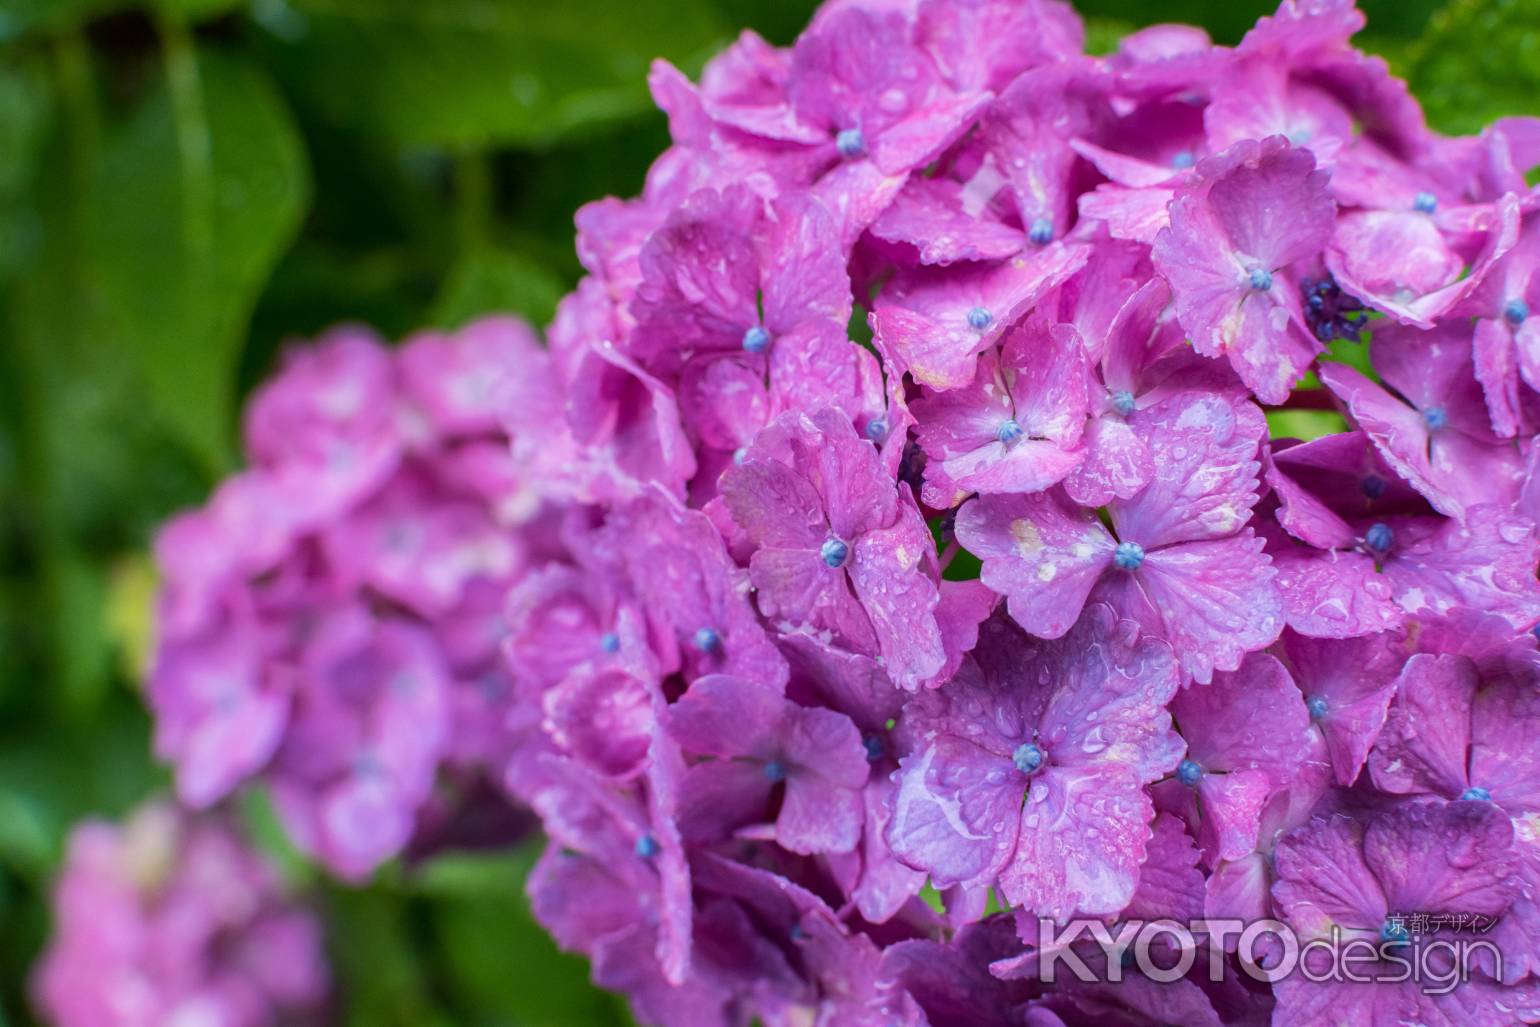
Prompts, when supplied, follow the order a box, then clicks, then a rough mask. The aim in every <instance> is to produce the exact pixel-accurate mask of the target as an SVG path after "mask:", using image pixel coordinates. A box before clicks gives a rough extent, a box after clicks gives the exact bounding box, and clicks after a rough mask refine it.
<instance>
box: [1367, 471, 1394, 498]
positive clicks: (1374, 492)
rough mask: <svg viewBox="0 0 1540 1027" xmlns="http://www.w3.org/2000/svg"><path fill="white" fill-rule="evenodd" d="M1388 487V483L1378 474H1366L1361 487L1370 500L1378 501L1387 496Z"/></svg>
mask: <svg viewBox="0 0 1540 1027" xmlns="http://www.w3.org/2000/svg"><path fill="white" fill-rule="evenodd" d="M1387 485H1388V483H1387V482H1386V481H1385V479H1384V478H1381V477H1380V476H1379V475H1378V474H1366V475H1364V480H1363V483H1362V485H1361V487H1362V488H1363V490H1364V495H1366V496H1368V497H1369V498H1370V499H1378V498H1380V497H1381V496H1383V495H1384V494H1385V489H1386V487H1387Z"/></svg>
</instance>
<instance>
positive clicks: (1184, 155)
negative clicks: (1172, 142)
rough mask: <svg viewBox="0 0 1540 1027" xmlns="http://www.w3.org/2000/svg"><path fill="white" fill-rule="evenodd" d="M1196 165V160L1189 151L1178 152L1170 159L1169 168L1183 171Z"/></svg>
mask: <svg viewBox="0 0 1540 1027" xmlns="http://www.w3.org/2000/svg"><path fill="white" fill-rule="evenodd" d="M1196 163H1198V158H1196V157H1194V156H1193V155H1192V151H1191V150H1178V151H1176V153H1175V154H1174V155H1173V156H1172V157H1171V166H1172V167H1173V168H1176V170H1178V171H1185V170H1186V169H1188V168H1190V167H1192V166H1193V165H1194V164H1196Z"/></svg>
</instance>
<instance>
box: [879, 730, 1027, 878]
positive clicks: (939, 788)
mask: <svg viewBox="0 0 1540 1027" xmlns="http://www.w3.org/2000/svg"><path fill="white" fill-rule="evenodd" d="M899 768H900V769H899V777H898V782H899V783H898V794H897V795H896V796H895V797H894V799H893V817H892V819H891V820H889V821H888V828H887V835H886V837H887V841H888V845H889V847H890V848H892V850H893V854H894V855H895V856H897V857H898V858H899V859H901V860H903V861H904V862H905V863H907V864H909V865H910V866H913V867H916V868H920V869H924V870H927V871H929V873H930V879H931V881H932V883H933V884H934V885H935V886H936V887H938V888H945V887H949V886H950V885H953V884H963V883H966V882H969V881H984V880H988V879H990V878H992V877H993V876H994V875H995V874H996V873H997V872H998V871H999V870H1000V868H1001V867H1002V866H1004V865H1005V862H1006V860H1007V859H1009V858H1010V855H1011V852H1012V850H1013V848H1014V847H1015V844H1016V830H1017V824H1018V822H1019V820H1020V810H1021V802H1022V796H1023V795H1025V794H1026V789H1025V787H1024V785H1022V784H1016V783H1015V782H1013V781H1012V776H1013V775H1015V773H1016V771H1015V768H1014V767H1012V766H1011V763H1010V760H1009V759H1008V758H1007V757H1004V756H997V755H993V754H991V753H988V752H985V751H984V750H983V749H980V748H979V747H978V746H976V745H974V744H973V743H972V742H967V741H964V740H963V739H961V738H956V737H953V736H951V735H938V736H937V737H935V738H934V739H931V740H930V741H928V742H926V743H925V744H924V745H923V746H922V747H921V748H919V749H917V750H916V751H915V752H913V753H910V754H909V755H908V756H905V757H904V758H903V759H902V760H901V761H900V762H899Z"/></svg>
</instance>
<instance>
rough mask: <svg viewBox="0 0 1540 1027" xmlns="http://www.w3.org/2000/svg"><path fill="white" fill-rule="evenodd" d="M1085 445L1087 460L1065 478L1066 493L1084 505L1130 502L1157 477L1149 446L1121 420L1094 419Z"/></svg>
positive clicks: (1105, 417) (1087, 432)
mask: <svg viewBox="0 0 1540 1027" xmlns="http://www.w3.org/2000/svg"><path fill="white" fill-rule="evenodd" d="M1084 442H1085V458H1084V460H1082V461H1081V462H1080V464H1079V465H1078V466H1076V467H1075V468H1074V469H1073V470H1071V471H1070V472H1069V474H1068V475H1067V476H1066V477H1065V479H1064V491H1065V492H1066V493H1067V494H1068V495H1069V497H1070V498H1071V499H1073V500H1074V501H1075V502H1077V503H1079V504H1080V505H1081V506H1090V507H1096V506H1106V505H1107V504H1108V503H1110V502H1112V500H1114V499H1128V498H1129V497H1131V496H1133V495H1134V494H1136V493H1137V492H1138V491H1139V490H1140V489H1142V488H1144V486H1145V485H1146V484H1148V483H1149V480H1150V478H1151V477H1153V476H1154V473H1155V463H1154V461H1153V460H1152V459H1151V458H1150V450H1149V447H1148V446H1147V445H1145V442H1144V440H1143V439H1141V438H1140V437H1139V436H1138V434H1137V433H1136V432H1135V431H1134V429H1133V428H1132V427H1130V426H1129V424H1128V422H1127V421H1125V420H1123V419H1122V418H1121V417H1116V416H1112V415H1106V414H1104V415H1102V416H1101V417H1096V418H1092V420H1091V422H1090V424H1088V425H1087V426H1086V434H1085V440H1084Z"/></svg>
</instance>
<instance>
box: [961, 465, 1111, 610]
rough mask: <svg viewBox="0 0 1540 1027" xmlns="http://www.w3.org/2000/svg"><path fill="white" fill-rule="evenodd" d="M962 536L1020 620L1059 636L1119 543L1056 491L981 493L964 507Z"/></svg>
mask: <svg viewBox="0 0 1540 1027" xmlns="http://www.w3.org/2000/svg"><path fill="white" fill-rule="evenodd" d="M957 538H958V541H960V542H961V543H962V544H963V546H964V547H965V548H967V550H968V551H969V552H970V553H973V554H974V555H975V556H977V557H978V558H979V559H980V560H982V561H983V571H982V573H981V575H980V578H981V580H982V581H983V582H984V584H986V585H988V586H989V587H990V588H992V589H994V590H995V591H996V592H999V593H1001V594H1002V595H1004V596H1005V597H1006V605H1007V607H1008V609H1009V610H1010V614H1011V617H1012V618H1014V619H1015V621H1016V623H1018V624H1020V625H1021V626H1022V627H1024V628H1026V629H1027V630H1028V631H1030V632H1032V633H1033V634H1035V635H1040V636H1042V637H1044V638H1058V637H1060V636H1061V635H1063V634H1064V633H1065V632H1066V631H1068V630H1069V629H1070V627H1071V626H1072V625H1073V624H1074V623H1075V621H1076V620H1078V619H1079V617H1080V610H1081V607H1082V606H1084V605H1085V601H1086V597H1087V596H1088V595H1089V594H1090V592H1091V589H1092V588H1093V587H1095V585H1096V582H1097V580H1098V579H1099V578H1100V577H1101V575H1102V573H1103V572H1104V571H1105V570H1106V569H1107V568H1108V566H1109V565H1110V564H1111V562H1112V551H1113V549H1114V548H1115V546H1116V543H1115V542H1114V541H1113V540H1112V536H1110V535H1109V534H1107V529H1106V528H1104V527H1102V525H1101V523H1100V522H1099V521H1098V520H1097V519H1096V517H1095V515H1094V514H1092V513H1091V512H1090V511H1084V510H1079V509H1077V508H1075V507H1073V506H1071V505H1070V504H1069V503H1068V502H1066V501H1065V500H1064V499H1063V498H1062V497H1061V496H1058V495H1056V494H1055V493H1052V492H1045V493H1036V494H1033V495H1009V496H981V497H980V498H978V499H976V500H974V501H973V502H970V503H967V504H964V506H963V507H962V509H961V510H959V511H958V512H957Z"/></svg>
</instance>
